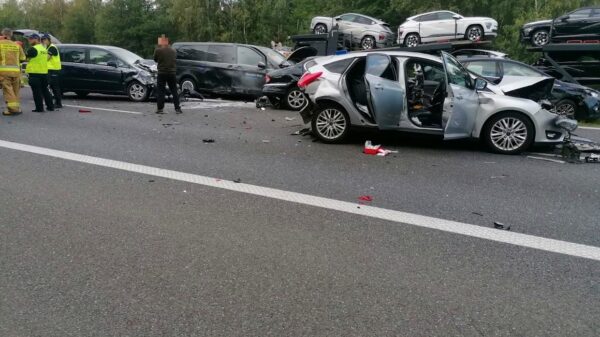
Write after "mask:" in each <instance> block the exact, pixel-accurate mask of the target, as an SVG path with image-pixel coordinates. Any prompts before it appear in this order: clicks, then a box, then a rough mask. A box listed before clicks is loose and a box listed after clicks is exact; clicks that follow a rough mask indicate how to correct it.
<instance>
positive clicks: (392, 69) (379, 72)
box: [365, 54, 406, 130]
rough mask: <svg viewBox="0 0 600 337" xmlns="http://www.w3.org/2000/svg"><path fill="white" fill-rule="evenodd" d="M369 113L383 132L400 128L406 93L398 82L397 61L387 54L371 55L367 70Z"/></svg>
mask: <svg viewBox="0 0 600 337" xmlns="http://www.w3.org/2000/svg"><path fill="white" fill-rule="evenodd" d="M365 82H366V86H367V101H368V102H369V107H368V108H369V111H370V112H371V114H372V115H373V117H374V119H375V122H376V123H377V126H378V127H379V128H380V129H382V130H386V129H387V130H391V129H396V128H398V126H399V124H400V115H401V114H402V111H403V110H404V96H405V93H406V91H405V90H404V88H403V87H402V84H401V83H400V82H399V81H398V69H397V65H396V63H395V61H394V60H393V59H392V58H391V57H390V56H389V55H385V54H369V55H368V56H367V65H366V68H365Z"/></svg>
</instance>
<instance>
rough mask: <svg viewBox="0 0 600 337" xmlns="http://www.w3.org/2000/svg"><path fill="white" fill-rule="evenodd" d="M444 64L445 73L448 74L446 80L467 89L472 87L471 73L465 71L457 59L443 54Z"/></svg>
mask: <svg viewBox="0 0 600 337" xmlns="http://www.w3.org/2000/svg"><path fill="white" fill-rule="evenodd" d="M444 60H445V64H446V73H447V75H448V82H449V83H450V84H455V85H459V86H461V87H465V88H468V89H473V81H472V80H471V75H469V72H468V71H466V70H465V69H464V68H463V67H462V66H461V65H460V63H458V61H456V60H455V59H454V58H453V57H451V56H448V55H446V54H445V55H444Z"/></svg>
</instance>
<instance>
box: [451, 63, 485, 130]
mask: <svg viewBox="0 0 600 337" xmlns="http://www.w3.org/2000/svg"><path fill="white" fill-rule="evenodd" d="M442 59H443V61H444V70H445V71H446V88H447V91H448V96H447V98H446V101H445V103H444V112H443V115H442V127H443V128H444V139H459V138H468V137H471V134H472V133H473V128H474V127H475V119H476V117H477V111H478V110H479V94H478V93H477V91H476V90H475V83H474V81H473V79H472V78H471V75H470V74H469V72H468V71H467V70H465V68H463V66H462V65H461V64H460V63H459V62H458V61H457V60H456V59H455V58H454V57H452V55H450V54H448V53H445V52H442Z"/></svg>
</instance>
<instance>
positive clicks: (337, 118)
mask: <svg viewBox="0 0 600 337" xmlns="http://www.w3.org/2000/svg"><path fill="white" fill-rule="evenodd" d="M316 125H317V132H319V134H320V135H321V136H322V137H323V138H325V139H329V140H334V139H336V138H338V137H340V136H341V135H342V134H343V133H344V131H345V130H346V126H347V125H346V118H345V117H344V114H343V113H342V112H341V111H339V110H337V109H326V110H323V111H321V113H320V114H319V116H318V117H317V122H316Z"/></svg>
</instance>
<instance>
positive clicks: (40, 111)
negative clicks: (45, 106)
mask: <svg viewBox="0 0 600 337" xmlns="http://www.w3.org/2000/svg"><path fill="white" fill-rule="evenodd" d="M31 112H39V113H42V112H46V111H44V110H31Z"/></svg>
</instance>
